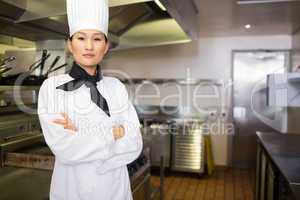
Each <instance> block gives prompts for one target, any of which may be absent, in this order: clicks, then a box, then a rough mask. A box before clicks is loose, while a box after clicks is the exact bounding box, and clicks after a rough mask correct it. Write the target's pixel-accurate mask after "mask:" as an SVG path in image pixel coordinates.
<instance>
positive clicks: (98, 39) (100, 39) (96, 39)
mask: <svg viewBox="0 0 300 200" xmlns="http://www.w3.org/2000/svg"><path fill="white" fill-rule="evenodd" d="M94 40H95V41H102V38H95V39H94Z"/></svg>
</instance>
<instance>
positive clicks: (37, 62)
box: [28, 53, 51, 71]
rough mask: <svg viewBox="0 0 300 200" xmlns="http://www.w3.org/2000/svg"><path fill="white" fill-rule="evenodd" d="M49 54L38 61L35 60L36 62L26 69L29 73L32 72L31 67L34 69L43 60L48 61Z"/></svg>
mask: <svg viewBox="0 0 300 200" xmlns="http://www.w3.org/2000/svg"><path fill="white" fill-rule="evenodd" d="M50 55H51V54H50V53H49V54H47V55H46V56H45V57H41V58H40V59H39V60H37V61H35V62H34V63H32V64H31V65H30V66H29V68H28V70H29V71H32V68H33V67H35V66H36V65H37V64H40V63H41V62H42V60H43V59H48V58H49V57H50Z"/></svg>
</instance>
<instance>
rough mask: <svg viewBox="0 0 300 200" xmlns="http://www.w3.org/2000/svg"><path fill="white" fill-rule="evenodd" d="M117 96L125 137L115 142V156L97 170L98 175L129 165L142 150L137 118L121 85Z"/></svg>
mask: <svg viewBox="0 0 300 200" xmlns="http://www.w3.org/2000/svg"><path fill="white" fill-rule="evenodd" d="M119 95H120V97H119V99H120V101H121V103H120V104H121V105H122V106H121V107H120V109H119V111H120V113H119V116H120V118H121V119H120V124H122V125H123V126H124V127H125V135H124V137H122V138H121V139H119V140H117V141H116V142H115V145H114V147H113V149H114V152H115V153H116V154H115V155H114V156H112V157H111V158H110V159H108V160H106V161H105V162H103V164H102V165H100V166H99V167H98V168H97V172H98V173H100V174H101V173H105V172H107V171H109V170H112V169H116V168H118V167H121V166H125V165H127V164H129V163H131V162H132V161H134V160H135V159H136V158H137V157H138V156H139V155H140V153H141V151H142V148H143V140H142V135H141V132H140V123H139V120H138V116H137V113H136V111H135V109H134V107H133V105H132V103H131V102H130V100H129V98H128V93H127V91H126V88H125V86H124V85H123V84H122V83H120V89H119Z"/></svg>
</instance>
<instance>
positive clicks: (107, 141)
mask: <svg viewBox="0 0 300 200" xmlns="http://www.w3.org/2000/svg"><path fill="white" fill-rule="evenodd" d="M53 96H55V87H53V85H52V83H49V81H48V80H46V81H45V82H44V83H43V85H42V86H41V88H40V91H39V98H38V116H39V120H40V124H41V127H42V131H43V134H44V138H45V141H46V143H47V144H48V146H49V147H50V149H51V150H52V152H53V153H54V155H55V156H56V159H58V160H59V161H60V162H62V163H64V164H79V163H84V162H92V161H99V163H101V162H102V161H104V160H107V159H108V158H110V157H112V155H114V154H115V152H114V149H113V146H114V144H115V140H114V138H113V135H112V134H105V133H107V131H109V132H110V131H111V127H110V126H109V125H107V127H104V126H101V125H100V126H97V127H93V130H91V132H88V131H87V129H86V128H85V129H79V130H78V131H76V132H72V131H70V130H67V129H64V128H63V127H62V125H57V124H54V123H53V122H52V121H53V120H54V119H58V118H61V115H60V113H58V112H55V111H54V109H53V107H54V106H56V104H59V103H62V102H56V101H54V100H53V99H55V98H53Z"/></svg>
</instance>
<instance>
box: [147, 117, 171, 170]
mask: <svg viewBox="0 0 300 200" xmlns="http://www.w3.org/2000/svg"><path fill="white" fill-rule="evenodd" d="M147 123H148V125H147V126H146V128H145V129H144V132H143V137H144V138H145V139H146V140H147V141H149V143H150V148H151V152H150V159H151V166H154V167H159V166H160V159H161V157H162V156H163V160H164V167H167V168H169V167H170V162H171V133H170V130H169V125H168V124H167V123H166V122H160V123H159V122H153V123H151V122H147Z"/></svg>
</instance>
